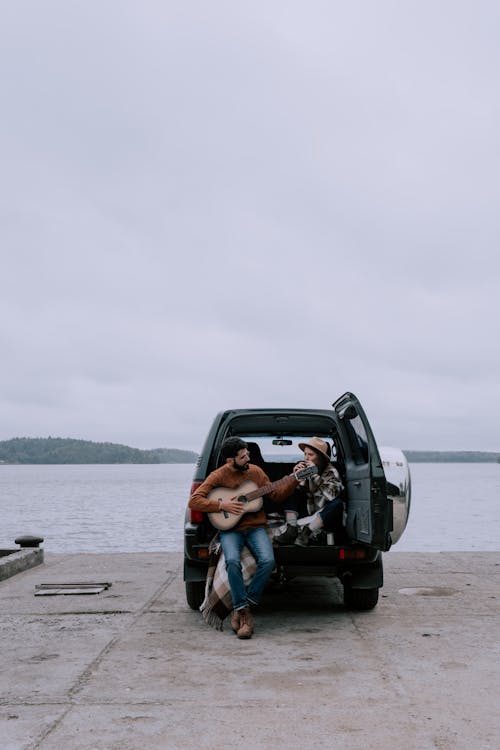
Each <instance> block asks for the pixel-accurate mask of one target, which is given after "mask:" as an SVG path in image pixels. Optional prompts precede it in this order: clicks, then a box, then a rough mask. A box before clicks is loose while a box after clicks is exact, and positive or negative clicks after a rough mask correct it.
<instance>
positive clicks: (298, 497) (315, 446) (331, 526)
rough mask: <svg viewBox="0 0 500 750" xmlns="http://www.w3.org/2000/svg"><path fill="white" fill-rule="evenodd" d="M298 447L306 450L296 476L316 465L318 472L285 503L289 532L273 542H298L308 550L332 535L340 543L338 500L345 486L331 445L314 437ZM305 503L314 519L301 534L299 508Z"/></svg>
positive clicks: (340, 502)
mask: <svg viewBox="0 0 500 750" xmlns="http://www.w3.org/2000/svg"><path fill="white" fill-rule="evenodd" d="M299 448H300V450H301V451H304V460H303V461H299V463H298V464H296V465H295V466H294V469H293V470H294V473H297V472H298V471H300V470H301V469H305V468H307V467H309V466H316V467H317V468H318V473H317V474H312V475H311V476H309V477H307V478H305V479H302V480H300V481H299V487H298V490H297V493H296V494H295V495H293V496H292V498H291V500H288V501H285V520H286V530H285V531H284V532H283V533H282V534H280V535H279V536H276V537H274V542H275V543H276V544H292V543H295V544H297V545H299V546H300V547H307V545H308V544H324V543H325V541H326V538H325V537H326V534H325V532H328V533H332V532H333V533H334V535H336V536H337V537H338V538H337V542H338V541H339V540H340V538H341V537H343V536H344V534H345V532H344V530H343V524H342V521H343V513H344V504H343V501H342V499H341V498H340V497H339V495H340V494H341V492H342V490H343V485H342V481H341V479H340V474H339V473H338V471H337V469H336V468H335V467H334V466H333V465H332V463H331V461H330V446H329V445H328V443H327V442H326V441H325V440H322V439H321V438H319V437H312V438H311V439H310V440H309V442H307V443H299ZM304 500H305V503H304ZM301 501H302V502H301ZM304 504H305V506H306V509H307V515H308V516H313V517H312V519H311V520H310V521H309V522H308V523H306V524H304V525H303V526H302V527H301V529H300V531H299V530H298V524H297V519H298V517H299V510H298V509H299V507H300V506H301V505H302V506H304ZM301 515H305V514H304V513H302V514H301ZM334 543H335V542H334Z"/></svg>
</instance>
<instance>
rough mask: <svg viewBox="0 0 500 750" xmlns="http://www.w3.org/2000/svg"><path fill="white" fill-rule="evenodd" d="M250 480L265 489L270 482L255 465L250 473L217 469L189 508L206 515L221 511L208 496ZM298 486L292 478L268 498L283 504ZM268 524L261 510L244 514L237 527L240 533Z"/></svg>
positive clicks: (196, 493) (226, 468) (230, 468)
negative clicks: (220, 489)
mask: <svg viewBox="0 0 500 750" xmlns="http://www.w3.org/2000/svg"><path fill="white" fill-rule="evenodd" d="M248 480H250V481H251V482H255V484H256V485H257V487H263V486H264V485H266V484H269V482H270V479H269V477H268V476H267V474H266V473H265V472H264V471H262V469H261V468H260V467H259V466H254V464H250V465H249V467H248V471H239V470H238V469H235V468H233V467H232V466H230V465H229V464H224V466H221V467H220V469H216V470H215V471H213V472H212V473H211V474H209V475H208V477H207V478H206V479H205V481H204V482H203V484H201V485H200V486H199V487H198V489H197V490H196V492H195V493H194V494H193V495H192V496H191V498H190V500H189V507H190V508H192V509H193V510H202V511H204V512H205V513H214V512H216V511H218V510H219V501H218V500H209V499H208V495H209V494H210V492H212V490H214V489H215V488H216V487H227V488H228V489H234V490H237V489H238V487H239V486H240V484H242V483H243V482H246V481H248ZM297 484H298V482H297V480H296V479H295V477H290V480H289V482H285V483H284V486H283V487H280V488H279V489H276V490H274V491H273V492H269V493H268V495H267V497H269V498H270V499H271V500H272V501H273V502H275V503H282V502H283V501H284V500H286V498H287V497H289V496H290V495H291V494H292V492H293V491H294V489H295V488H296V487H297ZM234 494H235V495H237V494H238V493H237V492H235V493H234ZM266 523H267V519H266V513H265V511H264V510H263V509H261V510H258V511H256V512H255V513H244V514H243V516H242V518H241V521H240V522H239V523H238V525H237V529H238V531H243V530H244V529H255V528H258V527H259V526H266Z"/></svg>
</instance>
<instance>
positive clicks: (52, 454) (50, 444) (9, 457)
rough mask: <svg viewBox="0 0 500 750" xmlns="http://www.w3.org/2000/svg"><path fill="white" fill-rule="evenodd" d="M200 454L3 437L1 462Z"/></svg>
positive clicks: (141, 459) (168, 458)
mask: <svg viewBox="0 0 500 750" xmlns="http://www.w3.org/2000/svg"><path fill="white" fill-rule="evenodd" d="M197 457H198V456H197V454H196V453H195V452H194V451H188V450H182V449H180V448H153V449H151V450H141V449H139V448H130V447H129V446H128V445H120V444H118V443H95V442H93V441H91V440H76V439H73V438H53V437H48V438H12V439H11V440H2V441H0V463H4V464H191V463H195V461H196V459H197Z"/></svg>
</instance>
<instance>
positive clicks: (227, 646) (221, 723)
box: [0, 550, 500, 750]
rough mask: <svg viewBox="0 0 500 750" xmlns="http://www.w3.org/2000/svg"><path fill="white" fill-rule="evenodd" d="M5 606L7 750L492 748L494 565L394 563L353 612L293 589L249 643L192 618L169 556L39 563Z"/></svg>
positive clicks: (0, 681) (389, 558) (307, 588)
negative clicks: (69, 586)
mask: <svg viewBox="0 0 500 750" xmlns="http://www.w3.org/2000/svg"><path fill="white" fill-rule="evenodd" d="M97 581H99V582H101V581H107V582H111V584H112V585H111V587H110V588H108V589H106V590H105V591H103V592H102V593H100V594H83V595H77V594H72V595H57V596H35V591H36V590H37V589H36V588H35V587H36V586H37V585H39V584H42V583H58V584H61V583H74V582H97ZM0 607H1V610H0V611H1V614H0V626H1V635H2V637H1V650H2V655H1V672H0V737H1V747H2V750H38V749H40V750H62V749H64V750H97V748H99V750H103V749H104V750H166V749H167V748H168V750H171V749H173V750H175V749H177V748H179V749H182V750H184V749H186V750H187V749H188V748H189V749H191V748H199V749H202V750H208V749H213V750H215V749H216V748H217V749H218V748H231V749H233V748H235V747H240V746H244V747H248V748H252V750H253V749H254V748H266V749H267V748H270V749H272V750H282V749H283V750H284V749H285V748H286V749H287V750H290V748H297V750H298V749H299V748H303V747H314V748H325V749H326V748H328V749H329V750H331V748H342V749H344V748H349V750H387V749H388V748H400V747H403V748H404V749H405V750H435V749H437V750H470V749H471V748H474V750H487V749H491V750H493V749H494V750H497V748H498V747H499V746H500V711H499V709H498V699H499V693H500V653H499V651H500V648H499V640H500V639H499V633H500V552H489V553H486V552H483V553H481V552H479V553H472V552H469V553H425V554H424V553H418V554H416V553H404V552H401V553H399V552H397V551H396V550H394V551H391V552H389V553H388V554H386V555H385V586H384V588H383V589H382V591H381V598H380V600H379V604H378V606H377V607H376V609H375V610H373V611H372V612H366V613H353V612H349V611H347V610H345V609H344V607H343V605H342V604H341V592H340V587H339V586H338V585H336V584H335V582H333V581H330V580H327V579H317V580H312V581H311V579H309V580H308V581H306V579H301V580H298V579H297V580H295V581H293V582H291V583H290V584H289V585H288V586H287V588H285V589H284V590H280V589H271V590H269V591H268V592H267V594H266V597H265V600H264V602H263V604H262V606H261V608H260V610H258V611H257V612H256V632H255V635H254V637H253V638H252V639H251V640H249V641H239V640H238V639H237V638H236V636H235V635H234V634H233V633H232V631H231V630H230V628H229V624H227V625H226V627H225V629H224V631H223V632H217V631H215V630H212V629H211V628H210V627H208V626H207V625H205V624H204V623H203V621H202V620H201V616H200V615H199V613H198V612H193V611H192V610H190V609H189V608H188V606H187V604H186V601H185V597H184V584H183V582H182V556H181V555H180V554H178V553H166V554H159V553H151V554H143V553H141V554H139V553H138V554H109V555H101V554H99V555H91V554H73V555H62V554H61V555H55V554H49V553H46V554H45V562H44V563H43V564H41V565H39V566H37V567H35V568H32V569H30V570H26V571H24V572H21V573H19V574H17V575H15V576H13V577H12V578H8V579H6V580H4V581H1V582H0Z"/></svg>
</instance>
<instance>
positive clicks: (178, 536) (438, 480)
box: [0, 464, 500, 552]
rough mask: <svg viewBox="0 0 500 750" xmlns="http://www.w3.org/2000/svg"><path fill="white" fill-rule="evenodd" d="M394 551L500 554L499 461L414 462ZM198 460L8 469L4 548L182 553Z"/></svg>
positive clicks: (3, 495)
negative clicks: (23, 543) (29, 540)
mask: <svg viewBox="0 0 500 750" xmlns="http://www.w3.org/2000/svg"><path fill="white" fill-rule="evenodd" d="M410 468H411V474H412V503H411V512H410V519H409V522H408V526H407V528H406V531H405V533H404V534H403V536H402V538H401V539H400V541H399V542H398V543H397V545H395V547H394V549H395V550H401V551H404V550H406V551H429V552H438V551H449V550H499V549H500V464H411V467H410ZM193 471H194V466H193V465H192V464H148V465H142V464H140V465H139V464H119V465H105V466H103V465H83V466H82V465H78V466H67V465H65V466H10V465H2V466H0V508H1V522H0V548H13V547H15V545H14V539H15V538H16V537H18V536H20V535H22V534H37V535H39V536H42V537H44V540H45V541H44V543H43V547H44V549H45V550H46V551H48V552H136V551H154V552H160V551H169V552H180V551H182V549H183V523H184V513H185V508H186V503H187V499H188V495H189V489H190V486H191V479H192V476H193Z"/></svg>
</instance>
